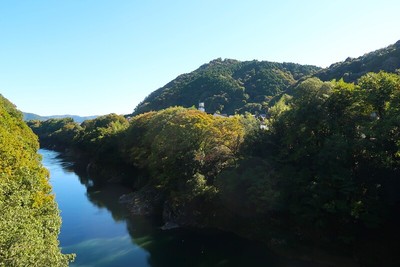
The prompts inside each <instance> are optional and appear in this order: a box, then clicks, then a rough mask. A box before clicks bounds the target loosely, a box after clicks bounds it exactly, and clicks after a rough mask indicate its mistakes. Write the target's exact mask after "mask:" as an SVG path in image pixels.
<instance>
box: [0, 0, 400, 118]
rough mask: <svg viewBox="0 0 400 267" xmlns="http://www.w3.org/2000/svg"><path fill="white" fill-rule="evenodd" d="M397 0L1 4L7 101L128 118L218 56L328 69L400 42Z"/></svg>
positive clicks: (0, 72)
mask: <svg viewBox="0 0 400 267" xmlns="http://www.w3.org/2000/svg"><path fill="white" fill-rule="evenodd" d="M399 14H400V1H398V0H381V1H370V0H330V1H325V0H297V1H295V0H276V1H268V0H246V1H242V0H240V1H239V0H238V1H236V0H158V1H156V0H143V1H141V0H63V1H61V0H59V1H54V0H47V1H44V0H35V1H33V0H1V1H0V93H1V94H2V95H3V96H5V97H7V98H8V99H9V100H10V101H12V102H13V103H15V104H16V105H17V107H18V108H19V109H20V110H22V111H25V112H32V113H36V114H39V115H56V114H77V115H102V114H108V113H112V112H114V113H118V114H127V113H131V112H132V111H133V109H134V107H135V106H136V105H137V104H138V103H139V102H140V101H142V100H143V99H144V98H145V97H146V96H147V95H148V94H150V93H151V92H152V91H154V90H156V89H158V88H160V87H162V86H163V85H165V84H166V83H168V82H169V81H171V80H172V79H174V78H176V76H178V75H179V74H182V73H187V72H191V71H193V70H195V69H196V68H198V67H199V66H200V65H202V64H204V63H207V62H209V61H211V60H213V59H215V58H219V57H221V58H233V59H238V60H253V59H257V60H268V61H276V62H295V63H300V64H312V65H317V66H322V67H326V66H329V65H330V64H332V63H334V62H338V61H343V60H345V59H346V58H347V57H349V56H350V57H358V56H361V55H363V54H365V53H367V52H370V51H373V50H376V49H379V48H383V47H386V46H388V45H390V44H393V43H395V42H396V41H397V40H399V39H400V15H399Z"/></svg>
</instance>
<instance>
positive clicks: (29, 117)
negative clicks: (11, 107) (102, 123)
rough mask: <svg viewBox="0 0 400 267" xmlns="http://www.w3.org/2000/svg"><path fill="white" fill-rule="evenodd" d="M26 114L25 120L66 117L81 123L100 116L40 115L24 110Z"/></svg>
mask: <svg viewBox="0 0 400 267" xmlns="http://www.w3.org/2000/svg"><path fill="white" fill-rule="evenodd" d="M23 115H24V121H30V120H38V121H45V120H49V119H64V118H72V119H73V120H74V121H75V122H77V123H81V122H83V121H85V120H92V119H95V118H97V117H98V116H86V117H81V116H77V115H52V116H40V115H37V114H34V113H27V112H23Z"/></svg>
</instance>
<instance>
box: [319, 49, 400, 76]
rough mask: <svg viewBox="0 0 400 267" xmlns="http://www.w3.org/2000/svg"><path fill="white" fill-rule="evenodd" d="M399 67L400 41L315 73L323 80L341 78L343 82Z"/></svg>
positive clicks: (394, 69)
mask: <svg viewBox="0 0 400 267" xmlns="http://www.w3.org/2000/svg"><path fill="white" fill-rule="evenodd" d="M398 69H400V41H398V42H396V43H395V44H393V45H390V46H388V47H386V48H382V49H379V50H376V51H373V52H370V53H367V54H365V55H363V56H361V57H358V58H347V59H346V60H345V61H343V62H338V63H335V64H332V65H331V66H329V68H326V69H323V70H321V71H319V72H318V73H317V74H315V76H316V77H318V78H319V79H321V80H323V81H330V80H333V79H340V78H343V79H344V81H345V82H356V81H357V80H358V79H359V78H360V77H361V76H363V75H365V74H366V73H368V72H379V71H386V72H393V73H394V72H396V70H398Z"/></svg>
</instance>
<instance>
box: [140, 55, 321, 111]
mask: <svg viewBox="0 0 400 267" xmlns="http://www.w3.org/2000/svg"><path fill="white" fill-rule="evenodd" d="M318 70H319V68H318V67H315V66H309V65H299V64H294V63H275V62H267V61H261V62H260V61H256V60H254V61H244V62H241V61H237V60H232V59H225V60H222V59H216V60H213V61H211V62H209V63H208V64H205V65H203V66H201V67H200V68H198V69H197V70H195V71H193V72H191V73H187V74H182V75H180V76H178V77H177V78H176V79H174V80H173V81H171V82H170V83H168V84H166V85H165V86H164V87H162V88H160V89H158V90H156V91H154V92H153V93H151V94H150V95H149V96H148V97H147V98H146V99H145V100H144V101H143V102H142V103H140V104H139V105H138V106H137V107H136V109H135V111H134V113H133V115H137V114H140V113H144V112H147V111H151V110H161V109H164V108H167V107H171V106H183V107H192V106H197V105H198V103H199V102H204V103H205V109H206V111H207V112H208V113H214V112H220V113H227V114H234V113H244V112H245V111H249V112H252V113H265V110H266V107H267V106H268V103H269V101H270V100H271V99H272V98H273V97H274V96H276V95H277V94H280V93H281V92H283V91H285V90H286V89H287V88H288V87H289V86H291V85H293V84H294V83H296V81H298V80H299V79H300V78H302V77H304V76H308V75H312V74H314V73H316V72H317V71H318Z"/></svg>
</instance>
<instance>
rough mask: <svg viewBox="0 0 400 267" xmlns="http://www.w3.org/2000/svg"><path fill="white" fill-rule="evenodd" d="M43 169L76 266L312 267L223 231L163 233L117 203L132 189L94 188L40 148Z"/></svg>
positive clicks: (67, 250)
mask: <svg viewBox="0 0 400 267" xmlns="http://www.w3.org/2000/svg"><path fill="white" fill-rule="evenodd" d="M39 152H40V153H41V154H42V156H43V165H44V166H45V167H46V168H47V169H48V170H49V171H50V177H51V178H50V182H51V184H52V186H53V192H54V194H55V195H56V201H57V203H58V206H59V209H60V210H61V217H62V221H63V223H62V227H61V233H60V236H59V239H60V245H61V247H62V250H63V252H64V253H75V254H76V255H77V257H76V260H75V262H74V263H72V264H71V266H73V267H88V266H96V267H103V266H104V267H105V266H112V267H118V266H120V267H125V266H134V267H167V266H168V267H169V266H174V267H179V266H182V267H183V266H188V267H189V266H190V267H196V266H199V267H200V266H207V267H209V266H269V267H281V266H282V267H283V266H286V267H303V266H313V265H312V264H310V263H307V262H299V261H293V260H288V259H284V258H282V257H279V256H277V255H276V254H274V253H272V252H271V251H270V250H268V249H267V248H266V247H264V246H263V245H261V244H258V243H255V242H252V241H249V240H245V239H242V238H240V237H237V236H235V235H233V234H227V233H222V232H219V231H209V230H207V231H204V230H203V231H195V230H188V229H174V230H169V231H162V230H160V228H159V225H155V223H154V221H153V220H151V219H149V218H145V217H140V216H136V217H133V216H131V215H129V213H128V211H127V209H126V208H125V206H124V205H122V204H119V203H118V198H119V196H120V195H122V194H124V193H128V192H129V189H127V188H124V187H122V186H119V185H107V186H106V187H103V188H94V186H93V183H92V182H91V180H90V178H89V177H87V175H86V174H83V175H82V174H80V175H78V174H76V173H75V172H74V171H73V168H72V163H70V162H68V161H66V160H63V159H62V158H61V157H59V153H57V152H54V151H50V150H45V149H41V150H40V151H39Z"/></svg>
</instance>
